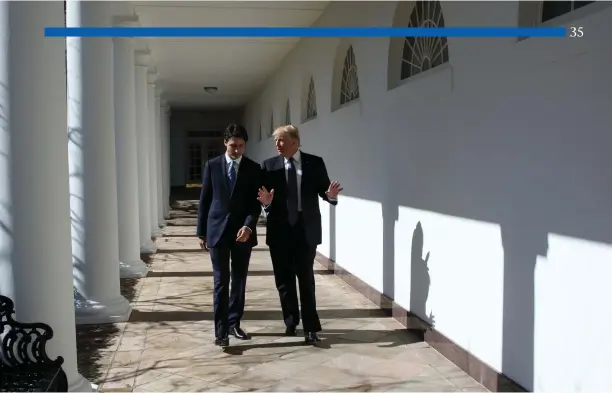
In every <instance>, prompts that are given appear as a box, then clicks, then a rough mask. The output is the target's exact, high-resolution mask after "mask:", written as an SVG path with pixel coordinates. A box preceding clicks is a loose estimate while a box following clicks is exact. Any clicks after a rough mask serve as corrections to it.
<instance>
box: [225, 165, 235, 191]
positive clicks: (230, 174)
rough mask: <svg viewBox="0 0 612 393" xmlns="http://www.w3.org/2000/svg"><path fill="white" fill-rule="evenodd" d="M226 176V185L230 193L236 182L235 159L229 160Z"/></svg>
mask: <svg viewBox="0 0 612 393" xmlns="http://www.w3.org/2000/svg"><path fill="white" fill-rule="evenodd" d="M227 177H228V185H229V190H230V193H231V192H232V191H233V190H234V185H235V184H236V161H234V160H232V162H230V167H229V171H228V173H227Z"/></svg>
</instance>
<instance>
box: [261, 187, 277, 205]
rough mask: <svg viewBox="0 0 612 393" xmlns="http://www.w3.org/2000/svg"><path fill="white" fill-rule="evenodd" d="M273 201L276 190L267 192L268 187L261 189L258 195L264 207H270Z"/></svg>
mask: <svg viewBox="0 0 612 393" xmlns="http://www.w3.org/2000/svg"><path fill="white" fill-rule="evenodd" d="M272 199H274V190H270V192H268V190H266V187H261V188H260V189H259V192H258V193H257V200H258V201H259V202H261V204H262V205H264V206H268V205H269V204H270V203H272Z"/></svg>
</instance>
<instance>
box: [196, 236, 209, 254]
mask: <svg viewBox="0 0 612 393" xmlns="http://www.w3.org/2000/svg"><path fill="white" fill-rule="evenodd" d="M198 243H200V248H202V249H204V250H205V251H208V247H207V246H206V240H204V238H203V237H201V238H199V239H198Z"/></svg>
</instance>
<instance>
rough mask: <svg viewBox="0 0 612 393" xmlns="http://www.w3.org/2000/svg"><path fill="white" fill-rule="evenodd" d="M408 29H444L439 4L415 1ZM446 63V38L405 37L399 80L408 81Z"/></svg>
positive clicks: (447, 57)
mask: <svg viewBox="0 0 612 393" xmlns="http://www.w3.org/2000/svg"><path fill="white" fill-rule="evenodd" d="M408 27H433V28H436V27H444V16H443V15H442V6H441V5H440V2H439V1H423V0H419V1H417V2H416V3H415V5H414V8H413V9H412V13H411V14H410V19H409V22H408ZM448 61H449V56H448V41H447V39H446V37H406V38H405V39H404V49H403V52H402V68H401V74H400V79H401V80H404V79H408V78H410V77H412V76H415V75H418V74H420V73H422V72H425V71H428V70H430V69H432V68H434V67H438V66H440V65H442V64H444V63H448Z"/></svg>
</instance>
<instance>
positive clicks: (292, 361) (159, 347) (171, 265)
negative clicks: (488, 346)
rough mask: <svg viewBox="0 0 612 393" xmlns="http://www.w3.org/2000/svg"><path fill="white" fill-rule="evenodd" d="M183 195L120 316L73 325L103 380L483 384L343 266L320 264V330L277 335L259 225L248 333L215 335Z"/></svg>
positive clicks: (374, 386) (363, 386)
mask: <svg viewBox="0 0 612 393" xmlns="http://www.w3.org/2000/svg"><path fill="white" fill-rule="evenodd" d="M195 202H196V201H178V202H177V203H176V204H175V207H176V209H175V210H173V212H172V217H171V219H170V220H169V221H168V226H166V228H164V237H162V238H159V239H157V245H158V247H159V250H158V252H157V253H156V254H154V255H151V256H150V257H148V258H146V262H147V263H149V266H150V271H149V274H148V275H147V277H145V278H142V279H138V280H135V279H132V280H122V292H123V294H124V296H126V297H127V298H128V300H130V301H131V303H132V306H133V308H134V311H133V313H132V316H131V318H130V320H129V321H128V322H127V323H120V324H110V325H95V326H78V327H77V331H78V347H79V370H80V371H81V372H82V373H83V374H84V375H85V376H86V377H87V378H89V380H90V381H92V382H94V383H97V384H99V385H100V390H101V391H107V392H111V391H115V392H119V391H136V392H206V391H219V392H240V391H297V392H300V391H304V392H305V391H317V392H318V391H377V392H383V391H388V392H394V391H398V392H399V391H418V392H425V391H430V392H434V391H435V392H458V391H479V392H483V391H484V392H486V391H487V390H486V389H485V388H484V387H482V386H481V385H480V384H478V383H477V382H476V381H475V380H474V379H472V378H470V377H469V376H468V375H467V374H465V373H464V372H463V371H461V370H460V369H459V368H458V367H456V366H455V365H453V364H452V363H451V362H450V361H449V360H447V359H446V358H445V357H443V356H442V355H440V354H439V353H438V352H437V351H436V350H434V349H433V348H431V347H430V346H429V345H428V344H426V343H424V342H422V341H419V339H418V338H417V337H416V336H413V335H411V334H410V333H408V332H407V331H406V330H405V329H404V328H403V327H402V326H401V325H400V324H399V323H398V322H396V321H395V320H393V319H392V318H390V317H387V316H386V315H385V314H384V313H383V312H382V311H381V310H380V309H378V308H377V307H376V306H375V305H374V304H373V303H371V302H370V301H369V300H367V299H366V298H365V297H363V296H362V295H360V294H359V293H357V292H356V291H354V290H353V289H352V288H351V287H349V286H348V285H346V284H345V283H344V282H343V281H341V280H340V279H339V278H338V277H336V276H334V275H332V274H329V272H327V271H326V270H324V269H323V267H322V266H319V265H317V266H316V274H317V276H316V281H317V288H316V291H317V302H318V309H319V312H320V316H321V319H322V323H323V332H322V333H321V337H322V339H323V341H322V342H321V343H320V344H319V345H317V346H316V347H312V346H305V345H304V344H303V338H301V337H299V336H298V337H284V335H283V333H284V326H283V323H282V321H281V313H280V307H279V300H278V294H277V292H276V288H275V287H274V277H273V274H272V266H271V262H270V256H269V253H268V252H267V248H266V247H265V241H264V238H263V236H261V232H264V231H265V228H260V238H259V240H260V245H259V246H258V247H257V248H256V249H255V250H254V251H253V256H252V259H251V265H250V270H249V277H248V282H247V300H246V304H247V305H246V311H245V315H244V319H243V321H242V327H243V328H244V329H245V330H246V331H247V332H249V333H250V334H251V335H252V339H251V340H249V341H238V340H232V341H231V343H230V345H231V346H230V348H228V349H227V350H225V351H223V350H222V349H220V348H218V347H215V346H214V345H212V341H213V324H212V298H213V295H212V285H213V283H212V270H211V264H210V261H209V257H208V254H207V253H205V252H203V251H202V250H200V248H199V246H198V243H197V239H196V238H195V237H194V236H193V235H194V233H195V227H194V226H193V225H194V224H195V215H196V210H195V209H194V204H195Z"/></svg>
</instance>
